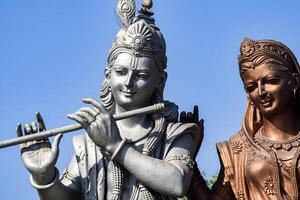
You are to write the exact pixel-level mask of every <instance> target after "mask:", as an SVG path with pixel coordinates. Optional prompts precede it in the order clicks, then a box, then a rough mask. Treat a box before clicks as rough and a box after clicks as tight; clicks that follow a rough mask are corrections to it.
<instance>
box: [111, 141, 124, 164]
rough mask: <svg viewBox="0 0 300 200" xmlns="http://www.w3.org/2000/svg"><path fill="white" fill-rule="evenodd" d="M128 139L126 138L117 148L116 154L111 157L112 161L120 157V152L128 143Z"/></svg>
mask: <svg viewBox="0 0 300 200" xmlns="http://www.w3.org/2000/svg"><path fill="white" fill-rule="evenodd" d="M126 141H127V140H126V138H124V139H123V140H122V141H121V142H120V143H119V145H118V146H117V148H116V150H115V152H114V153H113V154H112V156H111V160H114V159H115V158H116V156H117V155H118V153H119V152H120V150H121V149H122V147H123V146H124V144H125V143H126Z"/></svg>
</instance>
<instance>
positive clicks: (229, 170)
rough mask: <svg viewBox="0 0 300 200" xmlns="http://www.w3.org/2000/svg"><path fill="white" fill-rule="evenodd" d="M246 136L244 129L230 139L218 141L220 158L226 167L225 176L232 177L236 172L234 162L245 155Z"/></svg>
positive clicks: (222, 164)
mask: <svg viewBox="0 0 300 200" xmlns="http://www.w3.org/2000/svg"><path fill="white" fill-rule="evenodd" d="M245 140H246V137H245V133H244V131H243V130H240V131H239V132H238V133H236V134H235V135H233V136H231V137H230V138H229V140H227V141H223V142H220V143H217V150H218V154H219V158H220V163H221V166H222V167H223V168H224V173H225V177H226V178H228V179H232V176H233V174H234V163H235V162H236V161H237V160H240V156H243V155H244V154H243V152H244V149H245V148H246V143H245Z"/></svg>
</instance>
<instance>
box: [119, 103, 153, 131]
mask: <svg viewBox="0 0 300 200" xmlns="http://www.w3.org/2000/svg"><path fill="white" fill-rule="evenodd" d="M126 111H128V109H125V108H123V107H121V106H119V105H117V104H116V105H115V113H116V114H117V113H122V112H126ZM150 122H151V119H150V117H149V116H148V115H145V114H142V115H137V116H134V117H130V118H126V119H122V120H119V121H117V124H118V126H122V127H124V128H134V127H136V126H141V127H144V128H148V126H147V125H149V124H150Z"/></svg>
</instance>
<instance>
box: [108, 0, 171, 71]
mask: <svg viewBox="0 0 300 200" xmlns="http://www.w3.org/2000/svg"><path fill="white" fill-rule="evenodd" d="M152 6H153V3H152V0H143V1H142V7H141V9H140V10H139V11H137V12H136V5H135V0H119V1H118V4H117V8H116V11H117V14H118V16H119V19H120V21H121V24H122V27H121V30H120V31H119V32H118V34H117V36H116V39H115V41H114V42H113V45H112V48H111V49H110V51H109V56H108V63H111V62H112V61H113V60H115V59H116V57H117V56H118V55H119V54H120V53H124V52H126V53H129V54H131V55H133V56H147V57H151V58H153V60H154V62H155V63H156V65H157V66H158V68H159V69H160V70H161V71H163V70H164V69H165V68H166V65H167V57H166V44H165V40H164V37H163V35H162V33H161V32H160V29H159V28H158V27H157V26H156V25H155V20H154V18H153V17H152V15H153V12H152V11H151V8H152Z"/></svg>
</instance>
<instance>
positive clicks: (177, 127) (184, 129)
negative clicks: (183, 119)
mask: <svg viewBox="0 0 300 200" xmlns="http://www.w3.org/2000/svg"><path fill="white" fill-rule="evenodd" d="M185 134H190V135H192V136H193V137H195V136H196V135H199V127H198V125H197V124H194V123H186V124H183V123H169V124H168V126H167V129H166V138H167V140H169V139H172V138H176V137H179V136H182V135H185Z"/></svg>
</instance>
